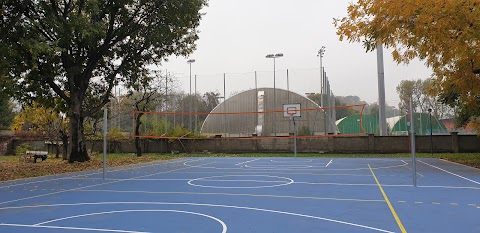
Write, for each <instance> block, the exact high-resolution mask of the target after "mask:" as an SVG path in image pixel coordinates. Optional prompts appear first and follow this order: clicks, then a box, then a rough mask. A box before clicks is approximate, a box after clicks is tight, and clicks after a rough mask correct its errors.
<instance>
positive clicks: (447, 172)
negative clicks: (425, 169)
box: [418, 160, 480, 184]
mask: <svg viewBox="0 0 480 233" xmlns="http://www.w3.org/2000/svg"><path fill="white" fill-rule="evenodd" d="M418 162H420V163H423V164H426V165H428V166H430V167H434V168H436V169H438V170H440V171H444V172H446V173H448V174H451V175H454V176H457V177H460V178H462V179H464V180H468V181H470V182H472V183H475V184H480V182H477V181H474V180H471V179H468V178H466V177H463V176H461V175H458V174H455V173H453V172H449V171H447V170H445V169H442V168H439V167H436V166H433V165H431V164H428V163H425V162H423V161H420V160H418Z"/></svg>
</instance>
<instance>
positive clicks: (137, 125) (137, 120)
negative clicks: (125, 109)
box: [135, 113, 143, 157]
mask: <svg viewBox="0 0 480 233" xmlns="http://www.w3.org/2000/svg"><path fill="white" fill-rule="evenodd" d="M142 115H143V114H142V113H139V114H138V116H137V118H135V136H136V137H135V149H136V150H137V157H140V156H142V147H141V145H140V138H138V136H140V125H141V124H142V122H141V121H140V119H141V117H142Z"/></svg>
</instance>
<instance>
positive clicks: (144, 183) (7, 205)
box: [0, 157, 480, 233]
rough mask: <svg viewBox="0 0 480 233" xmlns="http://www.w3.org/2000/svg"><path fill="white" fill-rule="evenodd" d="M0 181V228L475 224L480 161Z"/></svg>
mask: <svg viewBox="0 0 480 233" xmlns="http://www.w3.org/2000/svg"><path fill="white" fill-rule="evenodd" d="M107 171H108V172H107V173H106V176H105V177H106V179H105V180H103V174H102V171H101V170H100V171H93V172H82V173H71V174H62V175H55V176H47V177H39V178H32V179H23V180H16V181H11V182H5V183H2V184H1V185H0V232H208V233H216V232H218V233H225V232H276V233H287V232H480V222H479V221H478V217H477V216H479V214H480V199H479V197H480V170H478V169H474V168H470V167H466V166H463V165H459V164H455V163H451V162H448V161H444V160H438V159H418V160H417V172H418V174H417V187H414V186H413V185H412V184H413V180H412V179H413V178H412V177H413V174H412V166H411V161H410V160H408V159H404V158H398V159H364V158H363V159H357V158H284V157H283V158H279V157H272V158H267V157H258V158H252V157H249V158H240V157H237V158H218V157H208V158H183V159H177V160H171V161H159V162H152V163H147V164H141V165H133V166H128V167H122V168H112V169H108V170H107Z"/></svg>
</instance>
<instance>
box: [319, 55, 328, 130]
mask: <svg viewBox="0 0 480 233" xmlns="http://www.w3.org/2000/svg"><path fill="white" fill-rule="evenodd" d="M324 54H325V46H322V47H321V48H320V50H318V53H317V57H319V58H320V107H322V108H323V107H324V104H323V93H324V91H323V89H324V80H323V79H324V75H323V74H324V72H323V64H322V58H323V55H324ZM323 112H324V113H325V109H324V110H323ZM325 117H326V114H324V118H325ZM323 127H324V131H325V135H327V125H326V119H324V126H323Z"/></svg>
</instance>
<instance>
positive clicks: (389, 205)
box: [368, 164, 407, 233]
mask: <svg viewBox="0 0 480 233" xmlns="http://www.w3.org/2000/svg"><path fill="white" fill-rule="evenodd" d="M368 168H369V169H370V172H371V173H372V175H373V178H374V179H375V182H377V185H378V188H379V189H380V192H382V195H383V198H384V199H385V201H386V202H387V205H388V208H390V212H392V215H393V217H394V218H395V221H397V225H398V227H399V228H400V231H401V232H402V233H406V232H407V230H405V227H404V226H403V224H402V221H401V220H400V218H399V217H398V215H397V212H395V209H394V208H393V206H392V203H390V200H388V197H387V194H386V193H385V191H383V188H382V185H380V182H378V179H377V177H376V176H375V173H373V170H372V167H370V164H368Z"/></svg>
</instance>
